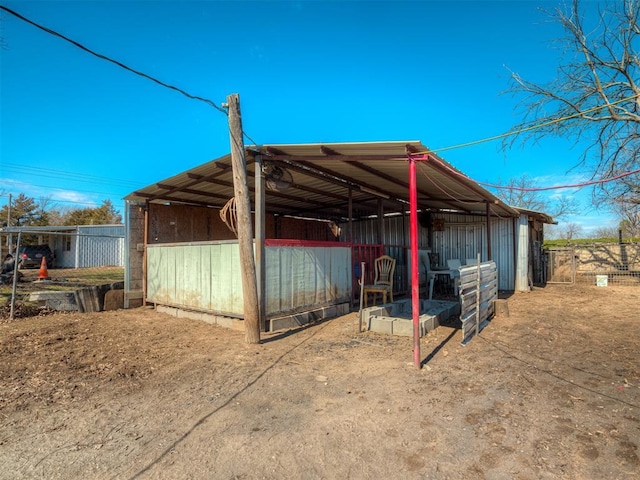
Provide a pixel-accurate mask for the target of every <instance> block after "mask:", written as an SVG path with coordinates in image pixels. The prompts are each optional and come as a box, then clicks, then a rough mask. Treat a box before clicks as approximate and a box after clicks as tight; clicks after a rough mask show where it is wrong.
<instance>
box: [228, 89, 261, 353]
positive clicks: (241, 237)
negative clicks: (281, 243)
mask: <svg viewBox="0 0 640 480" xmlns="http://www.w3.org/2000/svg"><path fill="white" fill-rule="evenodd" d="M227 104H228V106H229V135H230V137H231V165H232V167H233V192H234V196H235V205H236V216H237V221H238V225H237V231H238V248H239V250H240V274H241V275H242V297H243V299H244V328H245V336H244V338H245V341H246V342H247V343H260V314H259V310H258V287H257V284H256V264H255V260H254V257H253V229H252V228H251V203H250V201H249V187H248V185H247V162H246V159H245V156H244V141H243V139H242V119H241V117H240V98H239V96H238V94H237V93H234V94H231V95H229V96H227Z"/></svg>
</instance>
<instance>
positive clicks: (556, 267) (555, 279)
mask: <svg viewBox="0 0 640 480" xmlns="http://www.w3.org/2000/svg"><path fill="white" fill-rule="evenodd" d="M575 281H576V255H575V252H574V250H573V248H570V247H567V248H549V249H547V283H562V284H567V285H571V284H573V283H574V282H575Z"/></svg>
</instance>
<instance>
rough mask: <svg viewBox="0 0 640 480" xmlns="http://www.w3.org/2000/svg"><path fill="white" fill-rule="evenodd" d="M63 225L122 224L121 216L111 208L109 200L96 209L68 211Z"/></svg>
mask: <svg viewBox="0 0 640 480" xmlns="http://www.w3.org/2000/svg"><path fill="white" fill-rule="evenodd" d="M63 223H64V225H109V224H118V223H122V216H121V215H120V214H119V213H118V212H117V211H116V209H115V208H114V207H113V204H112V203H111V201H110V200H105V201H104V202H102V205H101V206H100V207H96V208H91V207H88V208H77V209H72V210H70V211H69V212H68V213H67V214H66V215H65V217H64V218H63Z"/></svg>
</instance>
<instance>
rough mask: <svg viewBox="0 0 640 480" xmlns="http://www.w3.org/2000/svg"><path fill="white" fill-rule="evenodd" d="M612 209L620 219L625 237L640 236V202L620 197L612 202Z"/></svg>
mask: <svg viewBox="0 0 640 480" xmlns="http://www.w3.org/2000/svg"><path fill="white" fill-rule="evenodd" d="M611 210H612V211H613V212H614V213H615V214H616V215H617V217H618V218H619V219H620V230H622V234H623V235H624V236H625V237H628V238H632V237H638V236H640V204H635V203H632V202H627V201H625V200H624V199H618V200H617V201H612V202H611Z"/></svg>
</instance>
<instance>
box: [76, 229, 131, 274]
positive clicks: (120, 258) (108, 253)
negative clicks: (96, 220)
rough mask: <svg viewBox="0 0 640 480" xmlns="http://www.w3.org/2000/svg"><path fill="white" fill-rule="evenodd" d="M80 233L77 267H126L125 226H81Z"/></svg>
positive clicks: (77, 239)
mask: <svg viewBox="0 0 640 480" xmlns="http://www.w3.org/2000/svg"><path fill="white" fill-rule="evenodd" d="M78 233H79V236H78V237H77V238H75V239H74V240H76V241H77V242H78V244H77V250H76V258H77V265H76V266H77V267H79V268H84V267H103V266H118V267H122V266H124V225H80V226H78ZM74 247H76V246H75V245H73V243H72V247H71V250H72V251H73V250H74Z"/></svg>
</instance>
